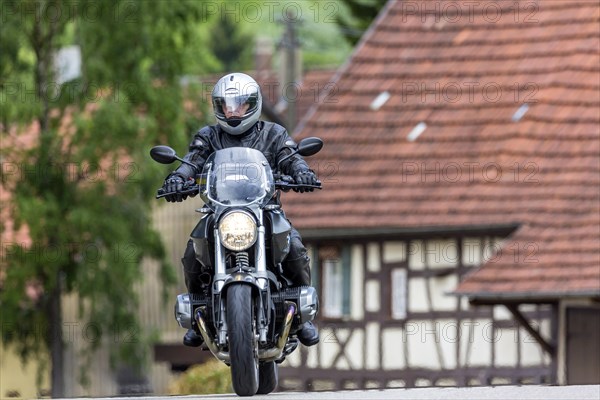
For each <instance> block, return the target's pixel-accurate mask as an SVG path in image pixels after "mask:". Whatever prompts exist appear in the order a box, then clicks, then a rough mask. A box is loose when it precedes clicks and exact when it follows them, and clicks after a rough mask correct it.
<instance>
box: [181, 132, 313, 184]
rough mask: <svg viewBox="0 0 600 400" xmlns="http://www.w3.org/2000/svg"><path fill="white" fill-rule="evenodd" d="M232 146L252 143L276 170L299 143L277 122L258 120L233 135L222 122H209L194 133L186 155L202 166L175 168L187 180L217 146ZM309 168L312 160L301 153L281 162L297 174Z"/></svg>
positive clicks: (192, 161)
mask: <svg viewBox="0 0 600 400" xmlns="http://www.w3.org/2000/svg"><path fill="white" fill-rule="evenodd" d="M229 147H250V148H253V149H256V150H259V151H260V152H262V153H263V154H264V155H265V157H266V159H267V161H269V164H270V166H271V169H273V171H276V170H277V164H278V162H279V160H281V159H282V158H283V157H284V156H286V155H288V154H290V152H291V149H295V148H296V143H295V142H294V141H293V140H292V138H291V137H290V136H289V135H288V133H287V131H286V130H285V128H284V127H283V126H281V125H278V124H276V123H273V122H267V121H258V122H257V123H256V124H255V125H254V126H253V127H252V128H250V129H249V130H248V131H246V132H244V133H243V134H241V135H237V136H233V135H230V134H228V133H227V132H225V131H223V130H222V129H221V127H220V126H219V125H209V126H205V127H204V128H202V129H200V130H199V131H198V132H196V134H195V135H194V138H193V139H192V142H191V143H190V147H189V153H188V154H187V155H186V156H185V157H184V159H185V160H186V161H189V162H191V163H193V164H195V165H197V166H198V170H197V171H194V169H193V168H192V167H191V166H189V165H187V164H181V166H180V167H179V168H177V170H175V171H174V172H173V174H175V175H179V176H181V177H182V178H183V179H184V180H188V179H189V178H193V177H195V175H196V174H197V173H199V172H201V171H202V167H203V165H204V162H205V161H206V159H207V158H208V156H210V155H211V154H212V153H213V152H215V151H216V150H221V149H226V148H229ZM306 170H309V167H308V164H306V162H305V161H304V160H303V159H302V157H301V156H300V155H298V154H296V155H294V156H292V157H290V158H288V159H287V160H285V161H284V162H283V163H282V164H281V172H283V173H284V174H286V175H290V176H294V175H295V174H296V173H298V172H300V171H306Z"/></svg>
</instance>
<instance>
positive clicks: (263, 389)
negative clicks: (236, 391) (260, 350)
mask: <svg viewBox="0 0 600 400" xmlns="http://www.w3.org/2000/svg"><path fill="white" fill-rule="evenodd" d="M259 375H260V377H259V382H258V391H257V392H256V393H257V394H268V393H271V392H272V391H273V390H275V389H277V383H278V382H279V366H278V365H277V364H276V363H275V361H270V362H266V363H263V364H261V365H260V367H259Z"/></svg>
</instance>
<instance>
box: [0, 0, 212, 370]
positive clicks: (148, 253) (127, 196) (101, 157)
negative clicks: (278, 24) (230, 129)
mask: <svg viewBox="0 0 600 400" xmlns="http://www.w3.org/2000/svg"><path fill="white" fill-rule="evenodd" d="M199 4H200V3H199V2H196V1H182V2H164V1H159V2H150V1H148V2H131V1H119V0H114V1H93V0H77V1H58V0H54V1H53V0H47V1H40V0H36V1H33V0H32V1H20V2H3V4H2V6H3V12H7V15H10V18H6V17H5V16H4V15H3V21H2V24H1V26H0V47H1V48H2V57H0V82H1V83H0V100H1V101H0V112H1V114H2V119H1V120H0V124H1V126H0V130H2V135H3V148H2V157H3V161H10V162H11V163H12V164H13V165H15V166H18V171H19V172H20V173H17V174H9V175H3V176H2V184H3V187H4V188H6V189H8V190H9V191H10V192H11V202H10V207H9V211H10V219H12V220H13V221H14V222H15V223H16V228H19V227H20V226H23V225H24V226H26V227H27V228H28V232H29V239H30V242H31V243H2V245H3V250H4V251H5V253H4V254H5V257H3V259H2V264H1V265H0V271H2V272H3V274H0V306H1V308H2V316H1V318H2V321H1V323H2V328H3V329H2V340H3V341H4V342H5V343H11V344H12V345H13V346H14V348H16V349H17V350H18V351H19V352H20V354H21V356H22V357H23V358H24V359H27V358H28V357H37V355H38V354H40V353H42V352H46V351H48V350H49V348H50V347H51V346H53V344H56V341H57V340H58V341H60V340H61V338H60V337H58V338H57V337H55V336H54V335H52V334H51V330H50V326H52V324H55V323H56V321H55V320H56V318H57V315H56V314H55V311H54V310H53V309H52V307H51V305H52V299H53V296H54V297H56V293H59V294H65V293H76V294H77V295H78V298H79V299H80V313H81V317H82V318H83V319H84V322H89V323H92V324H93V325H95V326H98V327H101V330H100V331H99V332H102V333H105V334H109V333H111V334H112V333H115V332H119V331H120V332H123V331H128V332H136V333H138V334H137V335H136V337H135V340H128V341H119V342H118V343H116V345H115V346H111V347H112V349H113V351H114V354H112V356H113V360H114V362H115V364H117V363H126V364H129V365H135V366H142V365H143V361H144V359H145V358H146V354H145V350H146V349H147V348H148V347H149V346H148V341H149V340H151V338H150V337H149V336H148V335H145V334H144V333H143V332H142V331H141V329H140V323H139V320H138V317H137V306H138V302H139V300H138V298H137V296H136V294H135V290H134V287H135V285H136V284H137V282H139V281H140V280H141V278H142V276H141V271H140V262H141V260H142V258H143V257H152V258H155V259H158V260H159V261H160V274H161V276H162V278H163V281H164V282H165V283H166V284H169V283H172V282H173V280H174V273H173V271H172V268H171V266H170V265H169V264H168V262H167V260H166V256H165V251H164V248H163V245H162V243H161V240H160V237H159V235H158V233H157V232H156V231H154V229H153V228H152V226H151V224H150V215H149V212H150V209H151V208H150V202H151V201H153V200H154V193H155V190H156V188H157V186H159V185H160V183H161V182H162V178H163V177H164V167H162V166H159V165H157V164H156V163H154V162H152V161H151V160H150V158H149V156H148V151H149V149H150V147H151V146H152V145H155V144H159V143H169V144H171V145H173V146H174V147H179V148H182V147H184V146H185V144H186V143H187V142H188V140H189V135H188V133H187V131H184V129H185V121H186V119H187V118H188V117H187V116H186V115H184V114H183V112H182V110H183V108H182V103H183V100H182V93H181V87H180V84H179V79H180V77H181V76H182V75H183V74H185V73H186V72H189V70H190V69H189V68H188V67H187V65H188V64H189V62H188V58H187V57H188V56H189V54H190V51H189V49H190V48H193V47H194V46H195V45H196V43H195V42H194V41H195V40H196V39H197V38H198V22H199V21H200V20H201V8H200V5H199ZM31 10H34V12H32V11H31ZM56 10H58V14H57V13H56V12H57V11H56ZM65 45H78V46H79V47H80V49H81V53H82V75H81V77H80V78H77V79H75V80H72V81H70V82H67V83H65V84H57V83H56V82H55V81H56V79H55V76H54V70H53V68H52V60H53V57H54V54H55V52H56V51H57V50H58V49H59V48H60V47H62V46H65ZM193 64H194V68H193V70H194V71H195V72H206V71H207V70H210V69H211V68H212V66H211V65H214V60H213V61H209V62H207V66H206V68H205V67H204V66H203V65H204V64H203V60H202V59H196V60H194V63H193ZM35 123H37V126H39V127H40V129H39V135H38V136H35V139H34V143H32V144H31V146H27V148H25V149H24V148H22V147H19V146H13V147H10V148H9V147H8V146H6V147H5V146H4V139H5V138H6V139H7V140H8V136H7V132H9V131H11V132H13V134H14V132H15V128H17V127H18V126H21V130H20V131H21V132H25V131H27V130H31V129H32V128H31V127H32V126H35ZM184 132H185V133H184ZM19 135H20V134H19V133H17V137H18V136H19ZM58 317H59V316H58ZM59 323H60V322H59ZM100 343H101V340H95V341H90V342H88V345H89V348H88V350H90V351H91V350H94V348H96V347H97V346H98V345H99V344H100ZM89 354H91V353H89V352H88V356H89ZM52 361H53V362H55V360H52ZM53 367H56V365H53Z"/></svg>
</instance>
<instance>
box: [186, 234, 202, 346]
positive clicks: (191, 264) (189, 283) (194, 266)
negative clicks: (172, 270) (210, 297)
mask: <svg viewBox="0 0 600 400" xmlns="http://www.w3.org/2000/svg"><path fill="white" fill-rule="evenodd" d="M181 263H182V264H183V276H184V278H185V286H186V287H187V289H188V292H189V293H199V292H200V290H201V283H200V279H199V277H200V275H201V273H202V266H201V265H200V263H199V262H198V261H197V260H196V256H195V252H194V247H193V244H192V241H191V240H190V241H188V244H187V247H186V249H185V253H184V254H183V258H182V259H181ZM202 343H204V339H203V338H202V336H201V335H199V334H198V333H196V331H195V330H193V329H188V331H187V332H186V333H185V335H184V336H183V344H184V345H185V346H190V347H200V346H201V345H202Z"/></svg>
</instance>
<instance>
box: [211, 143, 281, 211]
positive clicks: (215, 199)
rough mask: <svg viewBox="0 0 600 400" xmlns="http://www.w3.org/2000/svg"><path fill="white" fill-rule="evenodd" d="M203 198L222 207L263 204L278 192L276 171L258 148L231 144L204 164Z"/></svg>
mask: <svg viewBox="0 0 600 400" xmlns="http://www.w3.org/2000/svg"><path fill="white" fill-rule="evenodd" d="M203 177H205V179H206V186H205V188H204V190H201V192H202V193H203V195H202V197H203V198H204V201H205V202H206V203H207V204H216V205H220V206H249V205H252V204H258V205H263V204H265V203H266V202H268V201H269V200H270V199H271V197H272V196H273V194H274V192H275V184H274V181H273V173H272V171H271V167H270V166H269V163H268V161H267V159H266V158H265V156H264V155H263V154H262V153H261V152H260V151H258V150H254V149H249V148H245V147H232V148H229V149H223V150H218V151H216V152H214V153H213V154H212V155H211V156H210V157H209V158H208V159H207V160H206V163H205V164H204V170H203Z"/></svg>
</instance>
